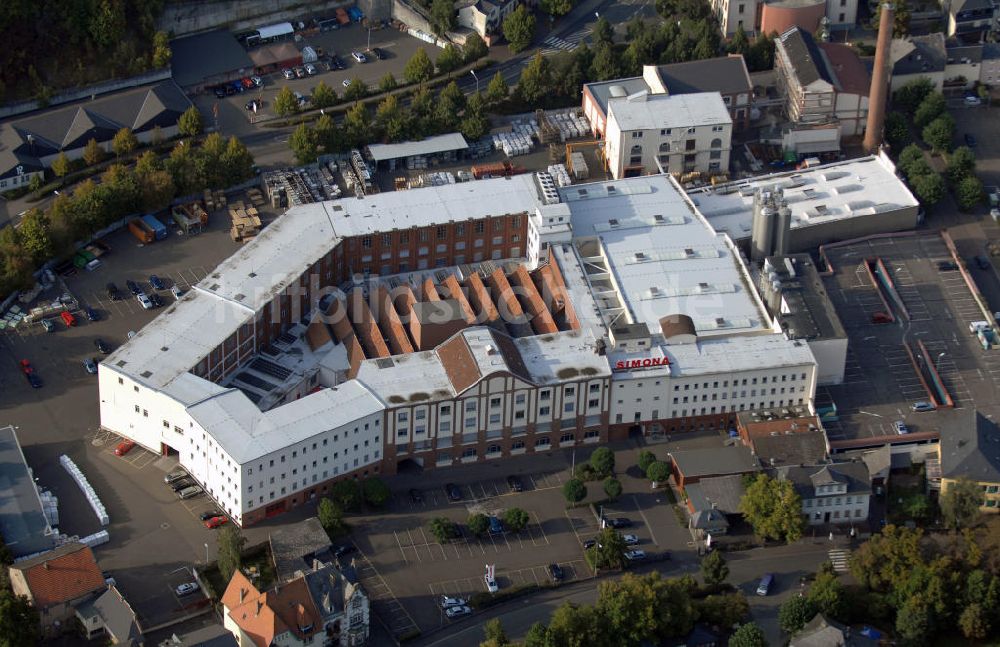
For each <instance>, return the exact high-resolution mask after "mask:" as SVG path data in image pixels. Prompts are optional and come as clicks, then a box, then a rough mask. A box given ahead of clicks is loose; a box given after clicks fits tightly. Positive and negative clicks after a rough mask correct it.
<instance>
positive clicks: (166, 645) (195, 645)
mask: <svg viewBox="0 0 1000 647" xmlns="http://www.w3.org/2000/svg"><path fill="white" fill-rule="evenodd" d="M158 647H239V643H238V642H237V641H236V637H235V636H234V635H233V634H232V633H231V632H230V631H229V630H228V629H226V628H225V627H223V626H222V625H208V626H207V627H202V628H200V629H196V630H194V631H189V632H187V633H184V634H181V635H179V636H178V635H177V634H172V635H171V636H170V638H168V639H166V640H163V641H161V642H160V644H159V646H158Z"/></svg>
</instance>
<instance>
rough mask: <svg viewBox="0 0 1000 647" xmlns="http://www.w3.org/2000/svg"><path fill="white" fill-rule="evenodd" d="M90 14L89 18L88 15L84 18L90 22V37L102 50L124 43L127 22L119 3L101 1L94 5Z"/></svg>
mask: <svg viewBox="0 0 1000 647" xmlns="http://www.w3.org/2000/svg"><path fill="white" fill-rule="evenodd" d="M88 13H89V18H88V17H87V15H86V14H85V15H84V16H82V18H83V19H84V20H87V21H88V23H87V26H88V31H89V32H90V37H91V38H92V39H93V40H94V42H95V43H96V44H97V45H98V46H100V48H101V49H103V50H110V49H113V48H114V46H115V45H116V44H117V43H120V42H121V41H122V39H123V38H124V36H125V29H126V27H127V22H126V19H125V12H124V11H123V10H122V8H121V7H120V6H119V4H118V3H117V2H113V1H112V0H100V1H99V2H97V3H94V5H93V6H92V8H91V10H90V11H89V12H88Z"/></svg>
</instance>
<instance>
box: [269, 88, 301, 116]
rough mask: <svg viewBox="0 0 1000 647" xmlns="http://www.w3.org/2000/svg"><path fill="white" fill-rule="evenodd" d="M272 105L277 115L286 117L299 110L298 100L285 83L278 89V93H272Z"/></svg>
mask: <svg viewBox="0 0 1000 647" xmlns="http://www.w3.org/2000/svg"><path fill="white" fill-rule="evenodd" d="M272 107H273V109H274V114H276V115H278V116H279V117H287V116H289V115H294V114H295V113H297V112H298V111H299V100H298V98H296V96H295V93H294V92H292V90H291V88H289V87H288V86H287V85H286V86H283V87H282V88H281V89H280V90H278V94H276V95H274V103H273V104H272Z"/></svg>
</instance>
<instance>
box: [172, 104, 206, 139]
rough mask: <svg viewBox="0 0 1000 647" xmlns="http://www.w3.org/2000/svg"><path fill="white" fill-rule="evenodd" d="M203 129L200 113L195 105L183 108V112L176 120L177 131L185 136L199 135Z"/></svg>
mask: <svg viewBox="0 0 1000 647" xmlns="http://www.w3.org/2000/svg"><path fill="white" fill-rule="evenodd" d="M203 129H204V125H203V124H202V121H201V113H200V112H198V108H196V107H195V106H191V107H190V108H188V109H187V110H185V111H184V114H182V115H181V117H180V119H178V120H177V132H179V133H180V134H182V135H184V136H185V137H194V136H195V135H200V134H201V132H202V130H203Z"/></svg>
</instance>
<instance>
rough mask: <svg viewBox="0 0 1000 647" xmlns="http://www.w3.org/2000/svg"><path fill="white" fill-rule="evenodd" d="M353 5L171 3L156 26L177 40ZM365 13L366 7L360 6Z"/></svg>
mask: <svg viewBox="0 0 1000 647" xmlns="http://www.w3.org/2000/svg"><path fill="white" fill-rule="evenodd" d="M353 4H354V2H345V1H344V0H316V1H315V2H303V1H302V0H222V1H221V2H176V3H174V2H171V3H168V4H167V5H166V7H164V11H163V15H162V16H160V20H159V22H158V23H157V28H159V29H162V30H164V31H166V32H168V33H170V34H172V35H173V36H174V37H175V38H176V37H177V36H183V35H185V34H195V33H198V32H202V31H209V30H211V29H217V28H219V27H226V28H229V29H231V30H234V31H239V30H243V29H254V28H256V27H262V26H264V25H270V24H273V23H277V22H283V21H290V20H292V19H302V18H304V17H307V16H314V15H320V14H322V13H325V12H331V11H332V10H333V9H336V8H337V7H347V6H350V5H353ZM359 5H360V6H361V10H362V11H365V7H364V5H363V4H361V3H359Z"/></svg>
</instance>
